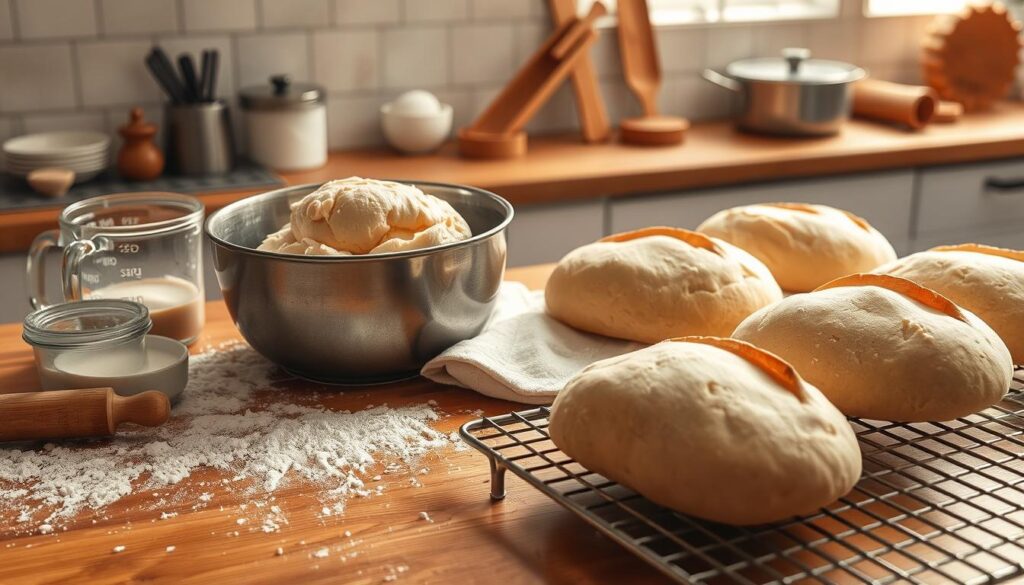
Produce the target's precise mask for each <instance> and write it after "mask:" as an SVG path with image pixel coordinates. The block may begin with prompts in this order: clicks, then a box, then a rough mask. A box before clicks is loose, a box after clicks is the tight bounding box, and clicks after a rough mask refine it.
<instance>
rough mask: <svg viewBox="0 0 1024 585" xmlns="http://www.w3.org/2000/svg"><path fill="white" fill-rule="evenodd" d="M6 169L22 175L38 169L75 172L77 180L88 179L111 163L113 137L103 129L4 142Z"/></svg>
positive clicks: (13, 173) (42, 134) (48, 134)
mask: <svg viewBox="0 0 1024 585" xmlns="http://www.w3.org/2000/svg"><path fill="white" fill-rule="evenodd" d="M3 151H4V160H5V164H6V169H7V172H8V173H10V174H12V175H16V176H19V177H23V176H25V175H27V174H29V173H30V172H32V171H34V170H36V169H42V168H52V167H57V168H63V169H71V170H72V171H75V182H76V183H80V182H82V181H88V180H89V179H92V178H93V177H95V176H96V175H98V174H100V173H102V172H103V170H104V169H106V168H107V167H108V166H109V165H110V136H107V135H106V134H103V133H102V132H43V133H40V134H26V135H24V136H18V137H17V138H11V139H10V140H8V141H6V142H4V146H3Z"/></svg>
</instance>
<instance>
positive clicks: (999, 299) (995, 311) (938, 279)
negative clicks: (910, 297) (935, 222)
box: [874, 244, 1024, 364]
mask: <svg viewBox="0 0 1024 585" xmlns="http://www.w3.org/2000/svg"><path fill="white" fill-rule="evenodd" d="M874 272H876V273H879V274H892V275H893V276H902V277H903V278H906V279H908V280H913V281H914V282H916V283H918V284H920V285H921V286H925V287H928V288H930V289H932V290H934V291H935V292H937V293H939V294H941V295H942V296H944V297H946V298H948V299H949V300H951V301H953V302H954V303H956V304H958V305H960V306H961V307H963V308H965V309H967V310H968V311H971V312H972V313H974V314H975V315H977V316H978V317H980V318H981V320H982V321H984V322H985V323H987V324H988V326H989V327H991V328H992V329H993V330H994V331H995V332H996V333H997V334H999V337H1001V338H1002V340H1003V343H1005V344H1006V347H1007V348H1008V349H1009V350H1010V357H1011V358H1013V363H1015V364H1024V252H1022V251H1018V250H1006V249H1003V248H994V247H992V246H983V245H981V244H960V245H957V246H939V247H938V248H932V249H931V250H928V251H927V252H918V253H917V254H912V255H910V256H907V257H905V258H900V259H899V260H897V261H895V262H891V263H889V264H886V265H885V266H882V267H880V268H878V269H876V270H875V271H874Z"/></svg>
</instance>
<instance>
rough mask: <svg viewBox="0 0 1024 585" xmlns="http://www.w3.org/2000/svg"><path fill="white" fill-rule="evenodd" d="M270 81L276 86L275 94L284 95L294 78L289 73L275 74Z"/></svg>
mask: <svg viewBox="0 0 1024 585" xmlns="http://www.w3.org/2000/svg"><path fill="white" fill-rule="evenodd" d="M270 83H271V85H273V86H274V95H284V94H285V92H287V91H288V86H289V85H291V83H292V80H291V79H289V78H288V76H287V75H275V76H273V77H271V78H270Z"/></svg>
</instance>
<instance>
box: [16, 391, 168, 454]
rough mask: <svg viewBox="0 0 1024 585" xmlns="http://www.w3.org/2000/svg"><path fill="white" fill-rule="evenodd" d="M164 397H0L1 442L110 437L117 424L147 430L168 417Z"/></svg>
mask: <svg viewBox="0 0 1024 585" xmlns="http://www.w3.org/2000/svg"><path fill="white" fill-rule="evenodd" d="M170 412H171V403H170V401H169V400H168V399H167V395H166V394H164V393H163V392H158V391H156V390H148V391H146V392H142V393H139V394H135V395H133V396H119V395H117V394H115V393H114V390H113V389H112V388H86V389H83V390H48V391H46V392H19V393H14V394H0V421H2V422H0V441H26V440H30V439H62V438H71V437H101V436H106V435H112V434H114V432H115V431H117V427H118V425H120V424H121V423H126V422H130V423H135V424H139V425H145V426H148V427H155V426H158V425H161V424H163V423H164V422H165V421H166V420H167V417H168V416H170Z"/></svg>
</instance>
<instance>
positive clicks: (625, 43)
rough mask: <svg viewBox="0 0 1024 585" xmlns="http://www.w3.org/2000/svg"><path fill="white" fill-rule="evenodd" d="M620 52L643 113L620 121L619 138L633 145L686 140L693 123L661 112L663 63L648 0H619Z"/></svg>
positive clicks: (653, 144) (630, 84)
mask: <svg viewBox="0 0 1024 585" xmlns="http://www.w3.org/2000/svg"><path fill="white" fill-rule="evenodd" d="M618 13H619V52H620V54H621V55H622V71H623V73H624V74H625V77H626V85H628V86H629V89H630V90H631V91H632V92H633V94H634V95H635V96H636V97H637V99H638V100H640V104H641V106H642V107H643V110H644V115H643V116H642V117H640V118H626V119H623V120H622V121H621V122H619V132H620V137H621V138H622V141H623V142H628V143H630V144H640V145H650V146H663V145H670V144H679V143H680V142H682V141H683V137H684V136H685V134H686V130H687V128H689V127H690V123H689V122H688V121H687V120H685V119H683V118H679V117H676V116H662V115H659V114H658V92H659V90H660V89H661V65H660V64H659V63H658V48H657V46H656V45H655V44H654V30H653V29H652V27H651V19H650V13H649V12H648V9H647V1H646V0H619V2H618Z"/></svg>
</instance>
